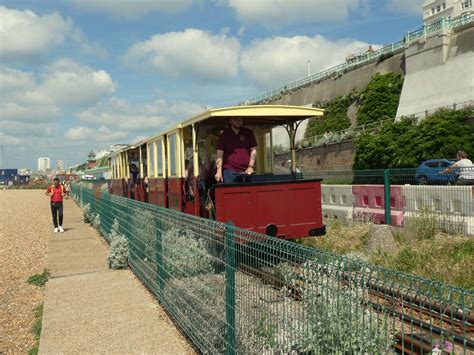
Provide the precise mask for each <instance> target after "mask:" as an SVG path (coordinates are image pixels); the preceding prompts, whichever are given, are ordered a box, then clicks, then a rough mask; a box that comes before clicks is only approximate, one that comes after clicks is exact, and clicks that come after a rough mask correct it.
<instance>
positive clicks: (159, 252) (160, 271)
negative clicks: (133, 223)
mask: <svg viewBox="0 0 474 355" xmlns="http://www.w3.org/2000/svg"><path fill="white" fill-rule="evenodd" d="M160 217H161V216H160V214H159V213H157V214H156V221H155V230H156V237H155V242H156V245H155V258H156V278H157V280H158V292H157V293H158V299H159V300H160V302H163V300H164V299H165V298H164V297H163V296H164V289H165V269H164V267H163V229H162V225H163V224H162V221H161V218H160Z"/></svg>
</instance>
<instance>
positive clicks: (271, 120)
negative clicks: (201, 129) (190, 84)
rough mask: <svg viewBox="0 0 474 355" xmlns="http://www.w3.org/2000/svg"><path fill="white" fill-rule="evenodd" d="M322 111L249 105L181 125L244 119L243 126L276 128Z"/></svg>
mask: <svg viewBox="0 0 474 355" xmlns="http://www.w3.org/2000/svg"><path fill="white" fill-rule="evenodd" d="M323 114H324V110H323V109H320V108H313V107H305V106H287V105H251V106H231V107H223V108H216V109H211V110H208V111H205V112H203V113H201V114H199V115H197V116H194V117H192V118H190V119H189V120H186V121H184V122H182V123H181V126H183V127H184V126H188V125H190V124H193V123H197V122H203V121H206V122H205V124H206V125H214V124H215V125H222V124H227V123H228V120H229V119H230V118H233V117H239V118H240V117H241V118H243V119H244V125H270V126H278V125H282V124H286V123H291V122H297V121H301V120H304V119H307V118H311V117H315V116H322V115H323Z"/></svg>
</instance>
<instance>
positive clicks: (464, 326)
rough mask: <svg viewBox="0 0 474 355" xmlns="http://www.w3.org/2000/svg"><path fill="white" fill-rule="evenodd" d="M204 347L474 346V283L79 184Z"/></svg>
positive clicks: (77, 189)
mask: <svg viewBox="0 0 474 355" xmlns="http://www.w3.org/2000/svg"><path fill="white" fill-rule="evenodd" d="M73 196H74V198H75V200H76V201H77V203H78V204H79V205H80V206H82V208H83V211H84V214H85V215H86V217H87V219H88V220H90V221H91V223H93V224H94V225H95V227H96V228H98V230H99V231H100V232H101V233H102V235H103V236H104V237H105V238H106V239H107V240H109V241H110V240H111V238H114V236H117V235H123V236H125V237H126V239H127V240H128V246H129V264H130V267H131V269H132V270H133V272H134V273H135V274H136V275H137V276H138V277H139V278H140V279H141V281H142V282H143V283H144V284H145V285H146V286H147V287H148V288H149V289H150V291H151V292H153V294H154V295H155V296H156V297H157V299H158V300H159V302H160V303H161V304H162V305H163V306H164V307H165V308H166V309H167V310H168V312H169V313H170V314H171V315H172V317H173V318H174V320H175V322H176V323H177V324H178V325H179V326H180V327H181V329H182V330H183V331H184V332H185V333H186V334H187V336H188V337H189V338H190V339H191V340H192V342H193V343H194V344H195V345H196V347H197V348H198V349H199V350H200V351H201V352H202V353H210V354H220V353H227V354H234V353H238V354H254V353H259V354H262V353H263V354H274V353H282V354H283V353H285V354H297V353H308V354H310V353H318V354H319V353H385V352H410V351H411V352H416V353H430V352H432V351H433V350H436V349H438V350H439V351H447V352H454V353H469V352H471V351H474V342H473V339H472V335H473V330H474V329H473V325H474V315H472V301H473V292H472V291H469V290H464V289H461V288H456V287H452V286H449V285H446V284H443V283H441V282H436V281H432V280H427V279H423V278H421V277H415V276H410V275H407V274H403V273H400V272H396V271H393V270H388V269H384V268H381V267H376V266H373V265H371V264H368V263H366V262H364V261H362V260H359V259H357V258H347V257H341V256H337V255H333V254H331V253H327V252H322V251H319V250H316V249H311V248H306V247H304V246H301V245H298V244H295V243H291V242H286V241H282V240H279V239H276V238H271V237H267V236H264V235H260V234H255V233H252V232H249V231H246V230H243V229H240V228H236V227H234V226H233V225H232V224H230V223H229V224H223V223H219V222H215V221H212V220H207V219H202V218H197V217H194V216H190V215H186V214H183V213H180V212H176V211H173V210H169V209H164V208H161V207H158V206H155V205H152V204H146V203H141V202H137V201H134V200H131V199H127V198H123V197H118V196H114V195H110V194H108V193H107V192H104V191H101V190H100V189H99V188H96V189H90V188H85V187H82V186H80V185H75V186H74V187H73Z"/></svg>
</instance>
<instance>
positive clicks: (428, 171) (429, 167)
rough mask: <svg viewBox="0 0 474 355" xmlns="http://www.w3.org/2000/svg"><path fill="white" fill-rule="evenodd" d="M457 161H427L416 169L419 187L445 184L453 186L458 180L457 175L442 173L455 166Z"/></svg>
mask: <svg viewBox="0 0 474 355" xmlns="http://www.w3.org/2000/svg"><path fill="white" fill-rule="evenodd" d="M454 163H455V161H453V160H448V159H431V160H426V161H424V162H422V163H421V164H420V166H418V168H417V169H416V175H415V179H416V181H417V182H418V184H419V185H427V184H444V185H452V184H454V183H455V182H456V180H457V175H456V173H455V172H454V171H453V172H450V173H448V174H440V172H441V171H443V170H444V169H446V168H448V167H450V166H451V165H453V164H454Z"/></svg>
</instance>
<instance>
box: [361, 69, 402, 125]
mask: <svg viewBox="0 0 474 355" xmlns="http://www.w3.org/2000/svg"><path fill="white" fill-rule="evenodd" d="M402 87H403V77H402V76H401V75H399V74H395V73H388V74H383V75H382V74H378V73H377V74H375V76H374V77H373V78H372V80H371V81H370V82H369V84H368V85H367V88H366V89H365V90H364V91H363V92H362V94H361V96H360V99H361V101H362V104H361V106H360V107H359V110H358V112H357V124H358V125H359V126H361V125H365V124H369V123H373V122H377V121H381V120H386V119H390V118H393V117H395V115H396V114H397V109H398V102H399V101H400V94H401V92H402Z"/></svg>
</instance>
